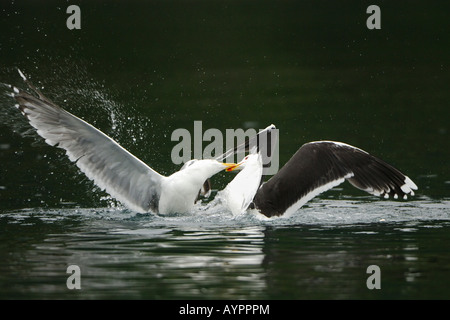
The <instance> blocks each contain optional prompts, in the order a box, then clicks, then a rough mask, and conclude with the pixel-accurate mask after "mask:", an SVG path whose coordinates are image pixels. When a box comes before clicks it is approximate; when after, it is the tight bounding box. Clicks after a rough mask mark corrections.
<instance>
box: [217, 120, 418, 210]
mask: <svg viewBox="0 0 450 320" xmlns="http://www.w3.org/2000/svg"><path fill="white" fill-rule="evenodd" d="M273 128H274V126H273ZM269 130H270V128H269ZM255 150H256V149H254V150H253V152H252V153H251V154H249V155H248V156H246V157H245V158H244V159H243V160H242V161H241V162H240V163H238V169H241V172H240V173H238V175H237V176H236V177H235V178H234V179H233V180H232V181H231V182H230V183H229V185H227V186H226V188H225V189H224V190H223V191H224V192H223V194H224V198H225V201H226V203H227V205H228V208H229V209H230V211H232V213H233V214H240V213H242V212H245V211H246V210H247V209H249V208H250V209H256V210H257V211H258V212H259V213H261V214H263V215H265V216H267V217H274V216H283V217H289V216H290V215H292V214H293V213H294V212H296V211H298V209H300V208H301V207H302V206H303V205H304V204H305V203H306V202H308V201H309V200H311V199H312V198H314V197H315V196H317V195H319V194H321V193H322V192H325V191H327V190H329V189H331V188H333V187H336V186H337V185H339V184H341V183H343V182H344V181H345V180H347V181H349V182H350V183H351V184H352V185H353V186H355V187H357V188H359V189H361V190H364V191H366V192H368V193H370V194H373V195H376V196H382V197H384V198H389V197H390V196H391V197H393V198H394V199H398V198H403V199H407V196H408V195H411V196H413V195H414V191H413V190H417V186H416V184H415V183H414V182H413V181H412V180H411V179H410V178H409V177H408V176H406V175H404V174H403V173H401V172H400V171H399V170H397V169H395V168H394V167H392V166H391V165H389V164H388V163H386V162H384V161H383V160H381V159H379V158H376V157H374V156H372V155H370V154H369V153H367V152H366V151H364V150H361V149H359V148H356V147H353V146H351V145H348V144H346V143H342V142H335V141H315V142H309V143H306V144H304V145H303V146H301V147H300V149H299V150H298V151H297V152H296V153H295V154H294V155H293V156H292V158H291V159H290V160H289V161H288V162H287V163H286V164H285V165H284V166H283V167H282V168H281V169H280V170H279V171H278V172H277V173H276V174H275V175H274V176H272V177H271V178H270V179H269V180H268V181H267V182H265V183H262V184H261V172H262V170H261V159H260V158H261V157H260V155H259V152H258V151H257V150H256V151H255Z"/></svg>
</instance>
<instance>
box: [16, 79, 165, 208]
mask: <svg viewBox="0 0 450 320" xmlns="http://www.w3.org/2000/svg"><path fill="white" fill-rule="evenodd" d="M21 75H22V74H21ZM22 76H23V75H22ZM23 78H24V80H25V81H26V82H27V83H28V85H29V86H30V88H31V89H33V90H34V91H35V92H36V93H37V94H38V96H39V97H35V96H33V95H30V94H28V93H26V92H23V91H21V90H19V89H17V88H14V94H13V96H14V98H15V99H16V101H17V103H18V105H16V106H17V108H18V109H19V110H20V111H21V112H22V113H23V115H25V117H26V118H27V119H28V121H29V122H30V124H31V125H32V126H33V127H34V128H36V129H37V133H38V134H39V135H40V136H42V137H43V138H44V139H45V141H46V142H47V143H48V144H49V145H51V146H58V147H59V148H62V149H64V150H66V154H67V156H68V157H69V159H70V160H71V161H73V162H75V163H76V165H77V166H78V167H79V168H80V170H81V171H82V172H83V173H84V174H85V175H86V176H87V177H88V178H89V179H91V180H93V181H94V183H95V184H96V185H97V186H98V187H100V188H101V189H104V190H106V192H108V193H109V194H110V195H111V196H112V197H114V198H116V199H117V200H119V201H120V202H122V203H123V204H125V205H126V206H127V207H129V208H130V209H132V210H134V211H137V212H148V211H150V210H153V211H157V207H158V201H159V195H160V185H161V180H162V179H164V178H165V177H164V176H162V175H160V174H159V173H157V172H156V171H154V170H153V169H151V168H150V167H148V166H147V165H146V164H145V163H143V162H142V161H141V160H139V159H138V158H136V157H135V156H133V155H132V154H131V153H129V152H128V151H127V150H125V149H124V148H122V147H121V146H120V145H119V144H118V143H117V142H115V141H114V140H112V139H111V138H110V137H108V136H107V135H105V134H104V133H102V132H101V131H100V130H98V129H96V128H94V127H93V126H91V125H90V124H89V123H87V122H85V121H83V120H81V119H79V118H77V117H76V116H74V115H72V114H71V113H69V112H67V111H66V110H64V109H62V108H60V107H58V106H57V105H55V104H54V103H53V102H51V101H50V100H49V99H47V98H46V97H45V96H44V95H42V93H41V92H39V90H37V89H36V88H35V87H34V86H33V85H32V84H31V83H29V82H28V81H27V80H26V79H25V77H24V76H23Z"/></svg>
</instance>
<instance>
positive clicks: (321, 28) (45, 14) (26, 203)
mask: <svg viewBox="0 0 450 320" xmlns="http://www.w3.org/2000/svg"><path fill="white" fill-rule="evenodd" d="M79 5H80V8H81V12H82V24H81V26H82V28H81V30H71V31H70V30H68V29H67V28H66V24H65V22H66V18H67V15H66V13H65V9H66V7H65V5H62V4H55V3H54V2H52V1H48V2H42V1H40V2H39V4H38V5H37V4H31V3H29V2H24V1H11V2H10V3H8V2H2V3H1V4H0V11H1V12H2V14H1V18H0V30H2V32H0V45H1V46H0V238H1V239H0V298H2V299H14V298H19V299H109V298H111V299H119V298H121V299H122V298H123V299H449V298H450V289H449V286H448V283H449V279H450V261H449V260H450V255H449V252H450V250H449V243H450V242H449V235H450V232H449V231H450V230H449V229H450V222H449V221H450V202H449V201H450V171H449V166H448V159H450V144H449V141H450V139H449V130H450V128H449V123H450V122H449V119H450V111H449V110H450V109H449V108H448V101H449V99H450V96H449V94H450V90H449V85H448V84H449V83H450V72H449V69H448V66H449V62H450V60H449V57H450V50H449V44H450V39H449V33H448V30H449V20H448V17H447V15H446V13H447V12H449V10H450V8H449V5H448V4H444V3H439V4H433V3H430V4H429V5H428V6H426V7H425V6H423V5H422V4H421V3H420V2H417V3H416V2H408V6H405V5H402V3H400V2H395V3H384V2H383V3H382V4H380V7H381V12H382V29H381V30H378V31H369V30H367V28H366V25H365V20H366V18H367V14H366V6H365V5H364V4H361V2H360V1H355V2H353V1H346V2H345V3H330V1H277V2H271V1H258V2H253V1H238V2H235V1H229V2H228V1H223V2H222V1H214V2H210V1H201V0H195V1H189V5H186V3H185V2H179V1H171V2H166V1H147V2H145V3H142V2H118V1H95V2H94V3H93V2H92V1H87V2H83V1H81V2H80V4H79ZM411 30H414V32H411ZM16 67H19V68H20V69H21V70H22V71H23V72H24V73H25V74H27V75H28V76H29V78H30V79H31V80H32V81H33V82H34V83H35V84H36V85H37V86H39V87H40V88H41V90H42V91H43V92H44V94H46V95H47V96H48V97H49V98H51V99H52V100H54V101H55V102H56V103H58V104H60V105H62V106H64V107H65V108H67V109H68V110H69V111H71V112H72V113H74V114H76V115H77V116H80V117H82V118H83V119H85V120H87V121H88V122H90V123H92V124H94V125H95V126H97V127H98V128H100V129H101V130H102V131H104V132H105V133H107V134H108V135H110V136H112V137H113V138H114V139H116V140H117V141H118V142H119V143H120V144H121V145H123V146H124V147H125V148H127V149H128V150H129V151H130V152H132V153H133V154H135V155H136V156H137V157H139V158H140V159H142V160H143V161H144V162H146V163H148V164H149V165H150V166H152V167H153V168H154V169H156V170H157V171H159V172H161V173H162V174H169V173H171V172H173V171H174V170H177V169H179V166H177V165H174V164H173V163H171V161H170V160H169V158H170V152H171V149H172V148H173V147H174V146H175V145H176V144H177V142H176V141H171V139H170V137H171V133H172V132H173V131H174V130H175V129H178V128H186V129H188V130H189V131H190V132H193V123H194V121H198V120H201V121H202V125H203V130H204V131H205V130H207V129H208V128H217V129H219V130H222V132H223V131H224V130H225V129H227V128H247V127H249V126H250V127H254V128H256V129H258V128H265V127H266V126H267V125H269V124H271V123H274V124H275V125H276V126H277V127H278V128H279V129H280V164H283V163H285V162H286V161H287V160H288V159H289V157H290V156H291V155H292V154H294V152H295V151H296V150H297V149H298V147H299V146H300V145H302V144H303V143H305V142H308V141H314V140H320V139H324V140H336V141H343V142H346V143H349V144H352V145H355V146H358V147H360V148H362V149H364V150H367V151H369V152H370V153H372V154H374V155H376V156H379V157H381V158H382V159H384V160H385V161H387V162H388V163H391V164H393V165H394V166H395V167H398V168H399V169H400V170H401V171H403V172H405V173H406V174H407V175H408V176H409V177H410V178H411V179H412V180H413V181H414V182H415V183H416V184H417V185H418V186H419V190H418V191H417V192H416V194H417V195H416V197H414V198H413V199H411V200H409V201H403V200H399V201H390V200H384V199H377V198H376V197H372V196H368V195H366V194H365V193H363V192H361V191H359V190H356V189H354V188H352V187H351V186H349V184H344V185H341V186H339V187H338V188H335V189H333V190H331V191H329V192H327V193H326V194H324V195H321V196H320V197H318V198H316V199H314V200H313V201H312V202H310V203H308V204H307V205H306V206H305V207H304V208H302V209H301V210H299V212H297V213H296V214H294V215H293V216H292V217H291V218H289V219H272V220H265V219H259V218H257V217H254V216H251V215H247V216H241V217H235V218H233V217H232V216H230V215H229V214H228V213H227V212H225V211H224V210H223V208H222V207H221V206H220V204H218V203H217V202H215V201H214V200H213V201H212V202H209V203H202V204H201V205H200V206H199V207H197V208H196V209H195V210H194V212H193V213H192V214H185V215H172V216H168V217H162V216H156V215H153V214H145V215H142V214H136V213H134V212H130V211H128V210H126V209H124V208H122V207H121V206H120V204H117V203H115V202H114V201H113V200H112V199H110V198H109V197H108V196H107V195H106V194H105V193H104V192H102V191H100V190H98V189H97V188H96V187H95V186H94V185H93V184H92V182H90V181H88V180H87V179H86V178H85V177H84V176H83V175H82V174H80V173H79V172H78V171H77V169H76V167H75V166H73V164H71V163H70V162H69V161H68V160H67V159H66V158H65V156H64V153H63V152H61V150H58V149H56V148H51V147H49V146H47V145H46V144H45V143H44V142H43V141H42V140H40V139H39V138H38V137H37V136H36V134H35V133H34V131H33V130H30V127H29V125H28V124H27V123H26V121H25V120H24V119H23V117H22V116H21V115H20V113H19V112H17V110H16V109H15V108H14V107H13V104H14V102H13V101H12V100H11V98H10V97H8V96H7V95H6V94H5V93H6V92H7V91H8V90H7V87H6V86H5V85H4V84H13V85H16V86H20V87H22V88H23V87H24V84H23V83H22V80H21V78H20V77H19V75H18V74H17V71H16ZM206 145H207V143H206V142H205V143H204V144H203V147H205V146H206ZM231 178H232V176H230V175H226V174H218V175H217V176H215V177H214V178H213V181H212V182H213V188H214V189H215V190H220V189H223V188H224V187H225V186H226V184H227V183H228V182H229V181H230V179H231ZM69 265H77V266H79V267H80V269H81V289H80V290H69V289H68V288H67V286H66V281H67V279H68V277H69V274H68V273H66V270H67V267H68V266H69ZM370 265H377V266H379V267H380V270H381V289H379V290H377V289H373V290H369V289H368V288H367V285H366V281H367V279H368V277H369V276H370V274H368V273H367V268H368V267H369V266H370Z"/></svg>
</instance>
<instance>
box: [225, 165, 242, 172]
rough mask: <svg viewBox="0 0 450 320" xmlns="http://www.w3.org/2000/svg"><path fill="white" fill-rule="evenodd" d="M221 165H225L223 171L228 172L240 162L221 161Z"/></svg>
mask: <svg viewBox="0 0 450 320" xmlns="http://www.w3.org/2000/svg"><path fill="white" fill-rule="evenodd" d="M223 165H224V166H225V167H226V169H225V171H227V172H230V171H233V170H235V169H236V168H237V167H239V166H240V165H241V164H240V163H223Z"/></svg>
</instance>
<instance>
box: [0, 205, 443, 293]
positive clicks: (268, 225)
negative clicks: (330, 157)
mask: <svg viewBox="0 0 450 320" xmlns="http://www.w3.org/2000/svg"><path fill="white" fill-rule="evenodd" d="M397 204H398V206H394V205H391V206H390V205H389V204H386V203H383V202H379V201H375V202H372V203H371V202H369V201H367V200H364V201H362V200H348V201H347V200H326V199H323V200H320V201H316V202H313V203H311V205H310V206H308V207H306V208H304V209H303V211H300V212H299V213H298V214H297V215H294V216H293V217H292V218H290V219H275V220H266V221H263V220H259V219H255V218H254V217H251V216H242V217H239V218H234V219H233V218H231V217H230V216H229V215H228V214H226V213H223V212H222V213H221V212H218V211H216V210H212V211H208V210H206V211H205V210H203V211H198V212H196V213H194V214H191V215H182V216H171V217H160V216H154V215H136V214H134V213H131V212H128V211H126V210H118V209H65V210H20V211H14V212H5V213H3V214H2V216H1V218H0V231H1V232H0V238H1V239H0V240H1V241H0V243H1V245H0V248H1V249H0V250H1V251H0V254H1V256H2V257H3V259H2V261H1V263H0V284H1V286H2V287H3V288H4V289H3V290H1V298H131V299H134V298H138V299H139V298H147V299H184V298H187V299H192V298H193V299H198V298H200V299H203V298H211V299H252V298H253V299H261V298H262V299H299V298H301V299H346V298H363V299H374V298H387V299H389V298H449V297H450V291H449V290H448V288H447V287H446V286H445V285H444V284H443V283H442V282H441V281H440V279H441V278H442V277H446V275H447V274H448V272H449V271H450V257H449V256H448V252H449V249H450V248H449V243H450V242H449V240H450V239H449V238H450V232H449V231H450V216H449V215H448V207H449V205H450V203H449V202H448V201H440V202H436V201H431V200H418V201H414V202H412V203H409V204H408V203H406V202H405V203H397ZM405 206H407V207H408V210H403V209H402V208H405ZM381 217H383V218H381ZM320 219H323V221H322V222H319V220H320ZM30 230H32V232H30ZM436 241H439V242H440V243H441V245H440V246H434V247H430V245H429V243H433V242H436ZM72 264H74V265H78V266H79V267H80V268H81V287H82V289H81V290H78V291H71V290H69V289H67V287H66V279H67V277H68V274H66V268H67V266H68V265H72ZM372 264H375V265H378V266H379V267H380V269H381V272H382V280H381V281H382V289H381V290H369V289H367V287H366V280H367V277H368V276H369V275H368V274H367V273H366V269H367V267H368V266H369V265H372ZM6 288H7V289H6Z"/></svg>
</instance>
